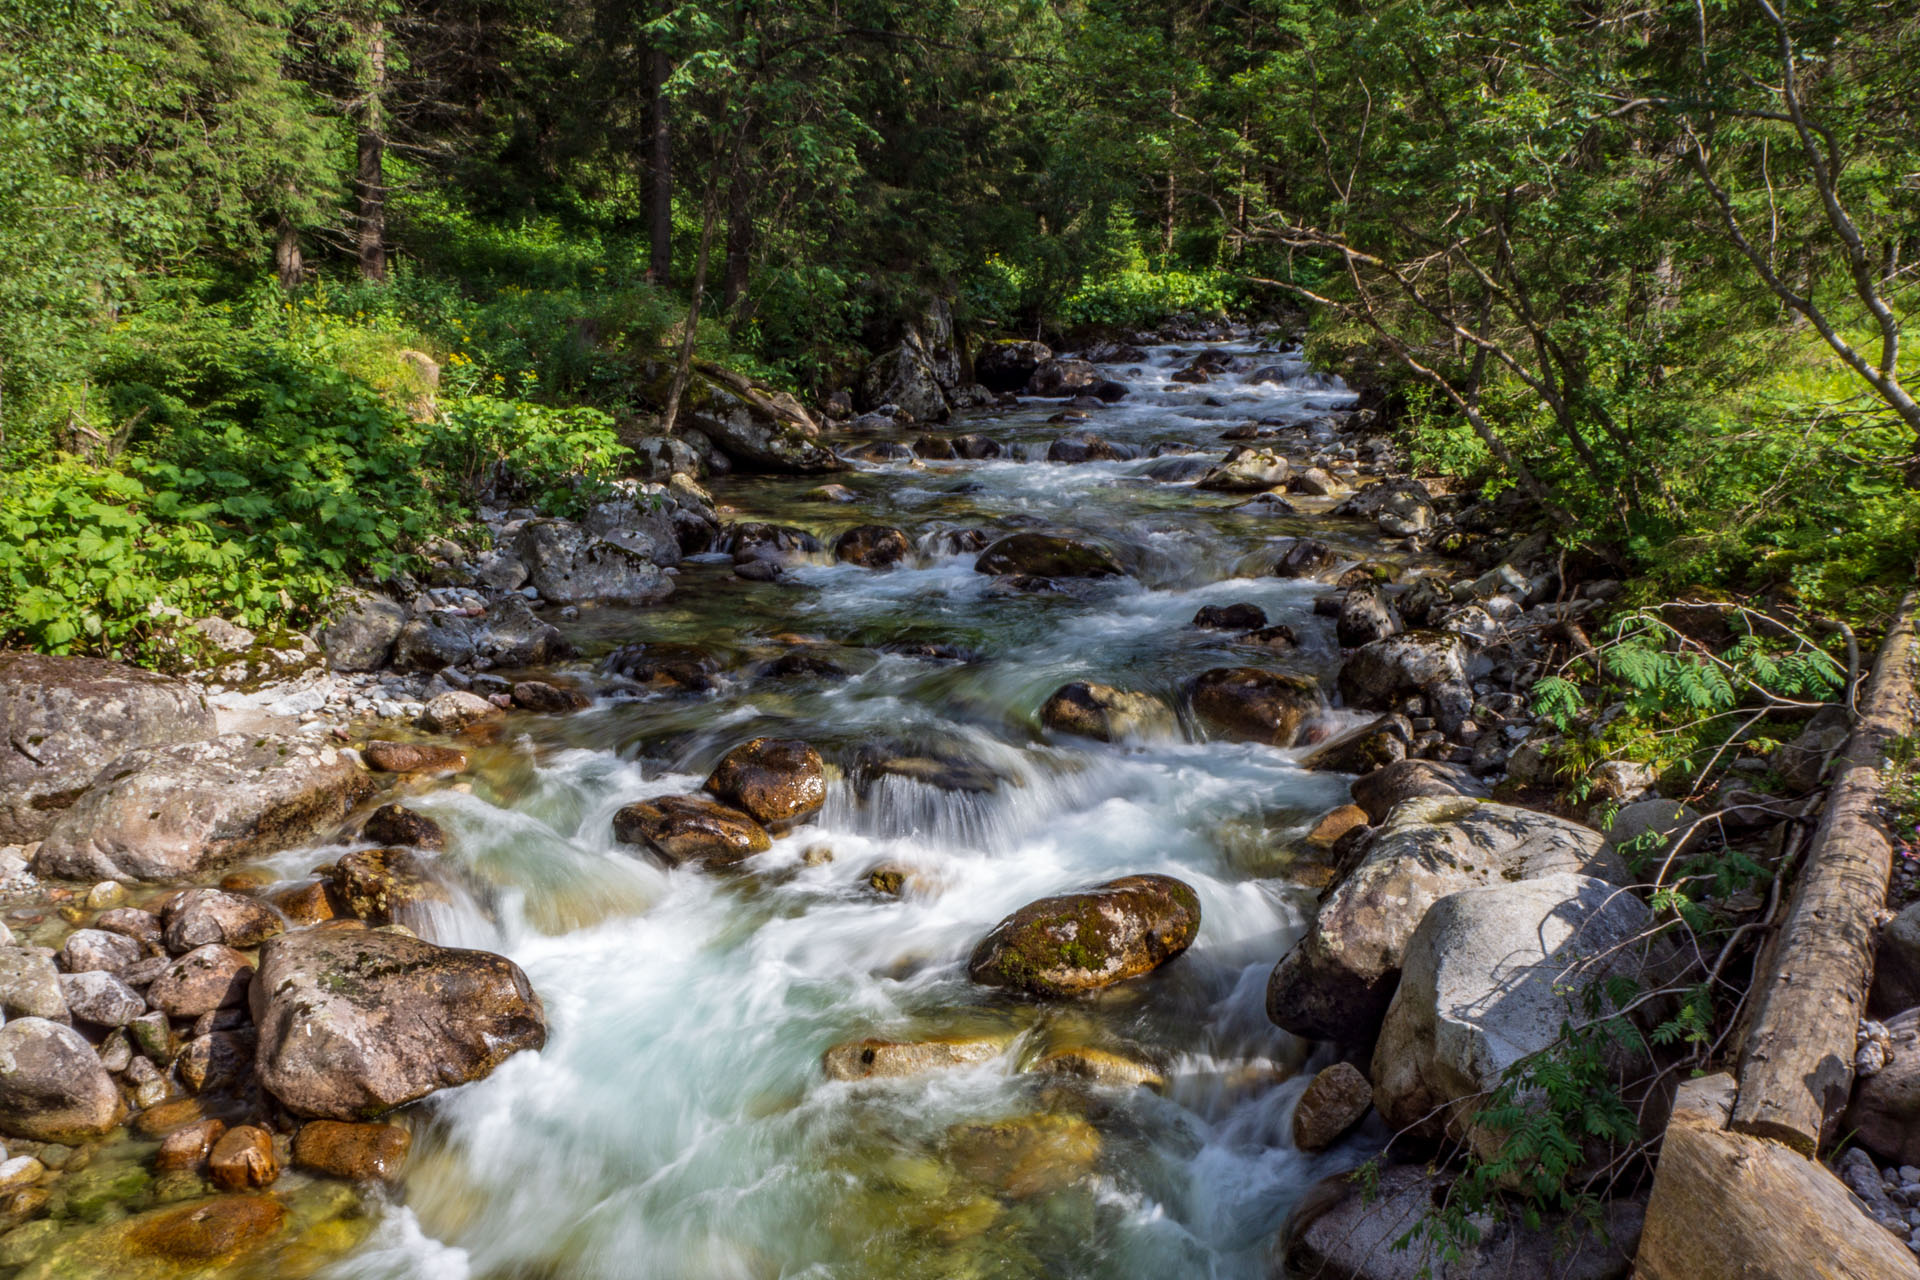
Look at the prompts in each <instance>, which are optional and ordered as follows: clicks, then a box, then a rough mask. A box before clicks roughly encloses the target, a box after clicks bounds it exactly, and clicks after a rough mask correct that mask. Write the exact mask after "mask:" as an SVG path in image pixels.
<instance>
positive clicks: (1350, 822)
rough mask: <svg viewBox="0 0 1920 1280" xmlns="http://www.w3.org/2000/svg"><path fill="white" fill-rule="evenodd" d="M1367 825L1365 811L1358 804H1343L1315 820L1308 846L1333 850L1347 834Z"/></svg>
mask: <svg viewBox="0 0 1920 1280" xmlns="http://www.w3.org/2000/svg"><path fill="white" fill-rule="evenodd" d="M1366 825H1368V824H1367V811H1366V810H1365V809H1362V808H1361V807H1360V806H1359V805H1357V804H1343V805H1341V806H1339V807H1338V808H1336V809H1329V810H1327V811H1326V812H1325V813H1323V814H1321V815H1320V816H1319V817H1318V818H1315V819H1314V820H1313V827H1312V829H1311V830H1309V831H1308V832H1307V844H1308V845H1309V846H1311V847H1312V848H1315V849H1331V848H1333V846H1334V845H1336V844H1339V843H1340V837H1342V836H1344V835H1346V834H1347V832H1349V831H1353V830H1356V829H1358V828H1360V827H1364V826H1366Z"/></svg>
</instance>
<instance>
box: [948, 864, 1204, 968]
mask: <svg viewBox="0 0 1920 1280" xmlns="http://www.w3.org/2000/svg"><path fill="white" fill-rule="evenodd" d="M1199 931H1200V899H1199V898H1198V896H1196V895H1195V893H1194V891H1193V889H1192V888H1191V887H1190V886H1189V885H1187V884H1185V883H1183V882H1182V881H1179V880H1176V879H1174V878H1173V877H1172V876H1163V875H1137V876H1123V877H1122V878H1120V879H1118V880H1109V881H1107V882H1106V883H1105V884H1100V885H1095V886H1094V887H1093V888H1091V889H1088V890H1085V891H1083V892H1080V893H1068V894H1062V895H1061V896H1059V897H1056V898H1043V899H1041V900H1040V901H1038V902H1033V903H1029V904H1028V905H1026V906H1024V907H1022V908H1020V910H1018V911H1016V912H1014V913H1013V914H1012V915H1010V916H1008V917H1007V918H1006V919H1005V920H1002V921H1001V922H1000V923H999V924H997V925H995V926H994V927H993V929H992V931H991V932H989V933H988V934H987V936H986V937H985V938H982V939H981V940H980V944H979V945H978V946H977V947H975V948H974V950H973V955H972V957H971V958H970V959H969V960H968V961H967V975H968V976H969V977H970V978H972V979H973V980H974V981H975V982H978V983H981V984H983V985H986V986H994V987H1009V988H1012V989H1014V990H1016V991H1021V992H1024V993H1026V994H1028V995H1037V996H1071V995H1084V994H1086V993H1088V992H1092V991H1098V990H1100V989H1101V988H1103V987H1109V986H1112V985H1113V984H1114V983H1116V982H1124V981H1126V980H1127V979H1129V978H1137V977H1139V976H1141V975H1142V974H1146V973H1150V972H1152V971H1153V970H1154V969H1157V968H1159V967H1160V966H1161V965H1163V964H1165V963H1166V962H1167V961H1169V960H1171V959H1173V958H1174V957H1175V956H1177V955H1179V954H1180V953H1181V952H1183V951H1185V950H1186V949H1187V948H1188V947H1189V946H1191V945H1193V939H1194V937H1195V935H1197V934H1198V933H1199Z"/></svg>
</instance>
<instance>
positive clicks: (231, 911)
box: [160, 889, 287, 955]
mask: <svg viewBox="0 0 1920 1280" xmlns="http://www.w3.org/2000/svg"><path fill="white" fill-rule="evenodd" d="M160 918H161V921H162V922H163V923H164V925H165V927H166V935H165V937H166V944H167V950H168V951H170V952H172V953H173V954H174V955H184V954H185V953H187V952H189V951H192V950H193V949H194V948H196V947H204V946H207V945H208V944H210V943H225V944H226V945H227V946H229V947H239V948H246V947H257V946H259V945H260V944H261V943H263V942H265V941H266V940H267V939H268V938H271V937H272V936H273V935H274V934H276V933H284V932H286V928H287V922H286V921H285V920H282V919H281V918H280V913H279V912H277V911H275V910H274V909H273V908H272V907H270V906H268V905H267V904H266V903H264V902H261V901H259V900H258V899H257V898H247V897H242V896H241V895H240V894H237V893H227V892H225V891H224V890H220V889H188V890H186V891H184V892H182V893H177V894H175V895H174V896H173V897H172V898H171V899H169V900H168V902H167V906H166V909H165V911H163V912H162V913H161V917H160Z"/></svg>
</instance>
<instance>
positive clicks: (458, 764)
mask: <svg viewBox="0 0 1920 1280" xmlns="http://www.w3.org/2000/svg"><path fill="white" fill-rule="evenodd" d="M360 753H361V754H362V755H363V756H365V757H366V761H367V763H368V764H369V765H371V766H372V767H373V768H375V769H379V770H381V771H382V772H384V773H458V772H460V771H461V770H462V769H465V768H466V767H467V753H466V752H464V751H459V750H456V749H454V748H453V747H442V746H436V745H434V744H433V743H429V742H369V743H368V744H367V745H366V746H364V747H362V748H361V749H360Z"/></svg>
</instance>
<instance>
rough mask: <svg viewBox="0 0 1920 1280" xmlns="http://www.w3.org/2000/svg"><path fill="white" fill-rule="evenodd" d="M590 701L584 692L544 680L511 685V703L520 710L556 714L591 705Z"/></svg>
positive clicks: (523, 681)
mask: <svg viewBox="0 0 1920 1280" xmlns="http://www.w3.org/2000/svg"><path fill="white" fill-rule="evenodd" d="M592 702H593V700H592V699H591V698H589V697H587V695H585V694H584V693H578V692H576V691H574V690H572V689H562V688H560V687H559V686H558V685H551V684H548V683H547V682H546V681H544V680H522V681H520V682H519V683H518V684H516V685H514V686H513V705H514V706H516V707H518V708H520V709H521V710H522V711H533V712H538V713H540V714H543V715H558V714H560V713H562V712H567V711H578V710H580V709H581V708H583V707H587V706H590V705H592Z"/></svg>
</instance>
